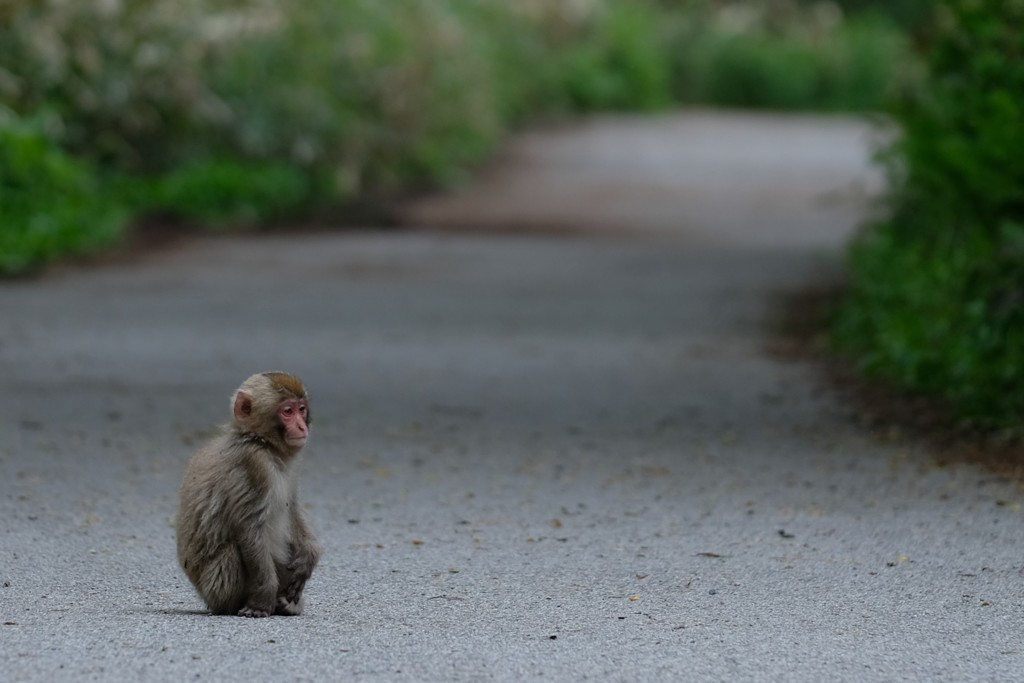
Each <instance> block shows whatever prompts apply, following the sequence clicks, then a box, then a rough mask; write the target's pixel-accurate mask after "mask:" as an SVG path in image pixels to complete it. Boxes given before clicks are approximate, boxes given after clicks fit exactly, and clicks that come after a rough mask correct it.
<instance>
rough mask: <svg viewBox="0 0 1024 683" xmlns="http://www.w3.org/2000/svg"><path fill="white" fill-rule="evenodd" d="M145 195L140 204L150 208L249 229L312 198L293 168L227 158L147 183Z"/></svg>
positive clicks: (184, 168)
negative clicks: (147, 187) (238, 161)
mask: <svg viewBox="0 0 1024 683" xmlns="http://www.w3.org/2000/svg"><path fill="white" fill-rule="evenodd" d="M144 192H146V190H144ZM148 192H149V193H150V194H149V195H148V197H147V199H146V200H145V201H143V202H142V203H141V206H143V207H145V208H147V209H149V210H162V211H165V212H169V213H174V214H177V215H178V216H181V217H182V218H186V219H189V220H192V221H194V222H197V223H200V224H201V225H205V226H219V227H234V226H237V227H248V226H252V225H255V224H258V223H260V222H263V221H266V220H268V219H271V218H273V217H275V216H283V215H286V214H287V213H288V211H289V210H296V209H298V208H299V207H301V206H303V205H304V204H305V202H306V201H307V200H308V199H309V197H310V195H311V191H310V182H309V179H308V177H307V176H305V175H303V174H302V173H301V172H299V171H298V170H297V169H296V168H295V167H293V166H285V165H282V164H276V165H274V164H261V165H243V164H239V163H237V162H235V161H231V160H226V159H222V160H211V161H207V162H203V163H194V164H189V165H187V166H182V167H180V168H176V169H174V170H173V171H170V172H168V173H166V174H164V175H162V176H160V177H159V178H158V179H156V180H155V181H153V182H152V183H151V184H149V189H148Z"/></svg>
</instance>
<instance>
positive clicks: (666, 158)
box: [0, 113, 1024, 681]
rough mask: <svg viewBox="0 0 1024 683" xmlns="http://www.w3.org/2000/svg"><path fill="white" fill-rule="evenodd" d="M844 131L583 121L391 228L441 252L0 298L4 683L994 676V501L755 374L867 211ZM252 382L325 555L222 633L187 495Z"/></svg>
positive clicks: (961, 471) (31, 284)
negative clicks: (290, 407) (194, 565)
mask: <svg viewBox="0 0 1024 683" xmlns="http://www.w3.org/2000/svg"><path fill="white" fill-rule="evenodd" d="M869 137H870V135H869V129H868V128H867V127H866V126H864V125H863V124H860V123H857V122H853V121H846V120H836V119H829V120H818V119H799V118H798V119H793V118H762V117H748V116H735V115H730V116H725V115H714V114H712V113H696V114H689V115H679V116H670V117H665V118H661V119H618V120H616V119H606V120H598V121H595V122H592V123H590V124H586V125H582V126H580V127H576V128H570V129H566V130H562V131H548V132H543V133H533V134H528V135H524V136H522V137H521V138H518V139H517V140H515V141H513V142H512V144H510V146H509V148H508V150H507V152H506V153H505V154H504V155H503V157H502V158H501V159H500V160H498V161H497V162H496V163H495V164H494V165H492V166H491V167H489V168H487V169H484V170H483V172H482V175H481V177H480V179H479V181H478V182H477V183H475V184H471V185H469V186H467V187H466V188H465V189H463V190H462V191H460V192H456V193H455V194H454V195H452V196H451V197H446V198H440V199H434V200H429V201H424V202H423V203H421V204H418V205H416V206H412V207H409V209H408V213H407V215H408V216H409V217H410V220H414V221H416V223H417V224H418V225H420V226H424V227H425V228H426V227H429V226H433V227H434V229H421V230H410V231H395V232H376V233H375V232H368V233H366V232H364V233H336V234H332V233H329V232H318V233H313V234H309V235H303V236H273V237H262V238H222V239H209V240H203V241H196V242H191V243H188V244H186V245H183V246H180V247H177V248H174V249H171V250H167V251H164V252H161V253H157V254H153V255H151V256H148V257H146V258H145V259H143V260H141V261H139V262H137V263H132V264H125V265H116V266H108V267H104V268H92V269H66V270H63V271H61V272H56V273H53V274H51V275H49V276H47V277H44V278H42V279H40V280H36V281H21V282H9V283H5V284H3V285H0V386H2V388H3V391H2V392H0V416H2V417H0V426H2V431H0V520H2V522H0V581H2V583H0V620H2V625H0V672H2V673H0V678H2V679H3V680H5V681H8V680H9V681H83V680H104V681H105V680H117V681H120V680H125V681H129V680H130V681H135V680H147V681H148V680H153V681H164V680H166V681H183V680H239V681H259V680H318V681H320V680H355V681H363V680H366V681H442V680H443V681H451V680H454V681H478V680H498V681H521V680H557V681H563V680H564V681H577V680H601V681H634V680H635V681H662V680H663V681H683V680H687V681H718V680H755V681H759V680H765V681H769V680H771V681H775V680H778V681H821V680H850V681H893V680H922V681H924V680H927V681H973V680H978V681H981V680H991V681H1006V680H1014V679H1019V678H1020V677H1021V675H1022V671H1024V645H1022V644H1021V636H1022V634H1024V576H1022V574H1021V566H1022V557H1021V555H1022V553H1021V544H1020V538H1021V526H1022V519H1021V514H1022V513H1021V508H1020V503H1019V501H1020V499H1021V496H1020V493H1019V491H1018V490H1017V489H1016V488H1014V486H1013V485H1011V484H1010V483H1008V482H1005V481H1001V480H999V479H998V478H996V477H994V476H993V475H991V474H989V473H987V472H985V471H983V470H977V469H972V468H970V467H966V466H951V467H938V466H936V465H934V464H933V462H932V459H931V458H929V457H928V455H927V453H924V452H923V451H922V449H920V448H919V447H917V446H914V445H913V444H906V443H898V442H897V443H893V442H888V443H883V442H880V441H878V440H877V439H876V438H874V437H872V436H871V435H869V434H866V433H863V432H861V431H859V430H858V428H857V427H855V426H853V423H852V421H851V420H849V419H848V418H847V417H846V414H847V413H848V409H847V408H845V407H844V406H843V405H842V404H841V402H840V401H839V399H838V398H836V397H835V396H833V395H832V394H830V393H829V392H828V391H827V390H826V389H823V388H822V387H821V386H819V384H818V383H817V382H816V379H815V378H816V372H815V369H814V368H813V367H810V366H808V365H806V364H801V363H797V362H792V361H790V362H786V361H783V360H780V359H779V358H776V357H773V356H772V355H770V354H769V353H768V352H767V351H766V346H769V345H770V341H771V338H772V326H773V325H774V321H775V317H776V314H777V310H776V306H777V302H778V298H779V296H780V295H781V294H783V293H785V292H787V291H793V290H796V289H799V288H801V287H803V286H806V285H807V284H808V283H811V282H814V280H815V279H816V278H818V277H820V276H821V274H822V273H823V272H827V271H829V270H830V269H834V268H835V267H836V263H837V261H838V258H839V256H838V248H839V245H840V244H841V243H842V242H843V240H845V239H846V238H847V237H848V235H849V233H850V230H851V229H852V226H853V225H854V224H855V223H856V221H857V220H858V219H859V217H860V216H863V215H864V212H865V211H866V206H867V204H866V197H867V196H869V195H870V194H872V193H873V192H875V191H877V189H878V187H879V184H880V179H879V177H878V174H877V173H875V172H872V171H871V170H870V169H869V167H868V165H867V161H866V159H867V155H868V148H869V144H868V141H869ZM440 227H443V228H446V229H445V230H440V229H438V228H440ZM275 368H282V369H289V370H292V371H294V372H296V373H298V374H300V375H302V376H303V378H304V379H305V380H306V383H307V385H308V386H309V387H310V388H311V391H312V394H313V399H314V402H315V412H316V417H317V423H316V425H315V426H314V434H313V440H312V442H311V443H310V445H309V446H308V449H307V456H306V462H305V478H304V483H303V491H304V493H305V496H306V500H307V503H308V507H309V512H310V516H311V518H312V520H313V522H314V524H315V526H316V528H317V530H318V531H319V534H320V536H321V538H322V540H323V543H324V545H325V547H326V554H325V556H324V559H323V562H322V565H321V567H320V568H319V570H318V572H317V573H316V574H315V575H314V578H313V580H312V582H311V583H310V585H309V587H308V593H307V595H308V607H307V614H306V615H304V616H303V617H300V618H293V619H286V618H273V619H264V620H257V621H254V620H243V619H237V618H225V617H220V618H218V617H211V616H208V615H206V614H205V613H204V612H203V610H202V605H201V603H200V602H199V600H198V599H197V598H196V597H195V595H194V594H193V592H192V590H191V588H190V587H189V585H188V583H187V582H186V581H185V579H184V577H183V575H182V574H181V573H180V571H179V570H178V568H177V566H176V564H175V558H174V542H173V539H174V532H173V526H172V524H173V517H174V514H175V504H176V488H177V485H178V482H179V480H180V476H181V472H182V468H183V465H184V462H185V460H186V458H187V457H188V455H189V453H190V451H191V449H192V448H194V447H195V445H196V444H197V443H198V442H199V441H200V440H201V439H202V438H203V437H204V436H205V435H207V434H209V433H210V430H211V428H212V426H213V425H214V424H216V423H218V422H221V421H223V420H225V419H226V418H227V416H228V397H229V395H230V393H231V392H232V390H233V389H234V388H235V386H236V385H237V384H238V383H239V382H240V381H241V379H243V378H244V377H245V376H247V375H248V374H249V373H251V372H254V371H258V370H264V369H275Z"/></svg>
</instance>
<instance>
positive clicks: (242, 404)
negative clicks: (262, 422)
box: [235, 391, 252, 422]
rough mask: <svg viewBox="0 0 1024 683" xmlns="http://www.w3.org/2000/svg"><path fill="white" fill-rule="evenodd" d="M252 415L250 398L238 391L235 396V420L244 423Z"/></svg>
mask: <svg viewBox="0 0 1024 683" xmlns="http://www.w3.org/2000/svg"><path fill="white" fill-rule="evenodd" d="M250 415H252V396H250V395H249V394H247V393H245V392H244V391H239V392H238V393H237V394H235V419H236V420H238V421H239V422H244V421H245V420H247V419H249V416H250Z"/></svg>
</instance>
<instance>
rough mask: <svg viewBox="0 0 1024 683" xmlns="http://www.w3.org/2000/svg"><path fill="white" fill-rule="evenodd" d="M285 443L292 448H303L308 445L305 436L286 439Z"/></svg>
mask: <svg viewBox="0 0 1024 683" xmlns="http://www.w3.org/2000/svg"><path fill="white" fill-rule="evenodd" d="M284 442H285V443H286V444H288V445H289V446H291V447H292V448H301V447H302V446H305V445H306V437H304V436H289V437H287V438H285V440H284Z"/></svg>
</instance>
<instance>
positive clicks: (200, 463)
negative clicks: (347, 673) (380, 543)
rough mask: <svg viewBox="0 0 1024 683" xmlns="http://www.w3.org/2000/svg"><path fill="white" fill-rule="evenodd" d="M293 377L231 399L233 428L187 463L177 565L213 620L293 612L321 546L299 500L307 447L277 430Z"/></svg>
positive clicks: (297, 385)
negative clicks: (299, 470) (302, 459)
mask: <svg viewBox="0 0 1024 683" xmlns="http://www.w3.org/2000/svg"><path fill="white" fill-rule="evenodd" d="M290 398H303V399H305V398H307V397H306V390H305V388H304V387H303V386H302V383H301V382H299V380H297V379H296V378H294V377H292V376H291V375H287V374H285V373H277V372H275V373H263V374H259V375H253V376H252V377H250V378H249V379H247V380H246V381H245V382H244V383H243V384H242V386H241V387H239V388H238V390H237V391H236V392H235V394H234V396H233V398H232V406H233V411H234V413H235V420H234V422H233V423H232V424H231V425H230V426H229V427H228V428H227V429H225V430H224V432H223V433H222V434H220V435H219V436H217V437H215V438H214V439H213V440H211V441H210V442H209V443H208V444H206V445H205V446H204V447H203V448H201V449H200V450H199V451H198V452H197V453H196V454H195V455H194V456H192V459H191V460H190V461H189V464H188V467H187V468H186V471H185V477H184V481H183V482H182V485H181V505H180V509H179V513H178V524H177V526H178V539H177V540H178V559H179V561H180V563H181V566H182V568H183V569H184V570H185V574H186V575H187V576H188V578H189V580H190V581H191V582H192V584H193V585H194V586H195V588H196V591H197V592H198V593H199V595H200V596H201V597H202V598H203V600H204V601H205V602H206V604H207V606H208V607H209V608H210V611H211V612H213V613H214V614H239V615H241V616H254V617H258V616H268V615H270V614H275V613H276V614H283V615H294V614H300V613H301V611H302V592H303V589H304V587H305V584H306V581H307V579H309V577H310V575H311V574H312V572H313V569H314V567H316V564H317V561H318V560H319V556H320V548H319V546H318V545H317V542H316V539H315V538H314V537H313V533H312V531H310V528H309V525H308V523H307V522H306V520H305V517H304V516H303V514H302V509H301V507H300V505H299V501H298V486H297V476H296V475H297V466H298V460H299V451H300V450H301V446H298V447H290V446H288V445H287V443H285V441H284V438H283V436H282V434H281V433H280V431H279V424H278V422H277V417H276V410H277V406H278V405H280V404H281V402H282V401H283V400H287V399H290Z"/></svg>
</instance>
